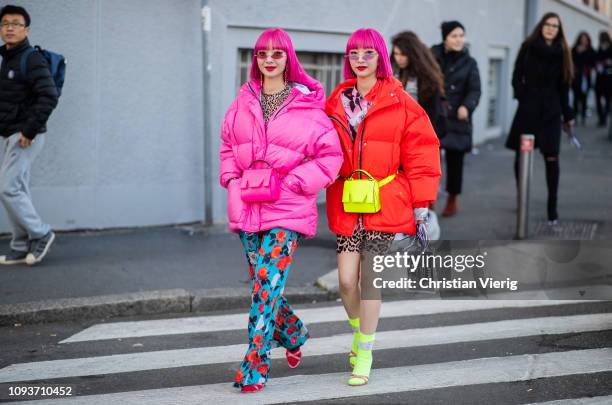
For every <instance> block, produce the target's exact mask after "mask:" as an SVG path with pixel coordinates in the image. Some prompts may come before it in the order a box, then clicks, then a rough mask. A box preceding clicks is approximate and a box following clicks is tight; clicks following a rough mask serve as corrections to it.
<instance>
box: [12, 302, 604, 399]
mask: <svg viewBox="0 0 612 405" xmlns="http://www.w3.org/2000/svg"><path fill="white" fill-rule="evenodd" d="M297 313H298V315H300V317H302V319H303V320H304V322H305V323H306V324H307V325H308V327H309V329H310V331H311V335H312V338H311V339H310V340H309V341H308V342H307V344H306V345H305V346H304V348H303V354H304V360H303V362H302V365H300V368H298V369H296V370H290V369H288V367H287V366H286V364H283V359H284V354H283V349H281V348H277V349H274V350H273V351H272V357H273V358H274V359H279V360H274V361H273V367H272V373H271V376H272V377H271V379H270V381H269V382H268V384H267V386H266V389H265V390H264V392H262V393H259V394H255V395H250V396H248V397H247V396H245V395H243V394H240V393H239V392H238V390H236V389H235V388H233V387H232V386H231V384H230V382H229V381H230V380H231V379H232V377H233V370H235V369H236V367H237V365H238V363H239V361H240V359H241V356H242V354H243V353H244V351H245V349H246V345H245V343H244V341H245V339H246V332H245V331H244V329H245V323H246V315H245V314H244V313H242V312H240V313H232V314H223V315H208V316H197V317H182V318H169V319H155V320H141V321H129V322H112V323H100V324H96V325H93V326H91V327H89V328H86V329H84V330H82V331H78V332H77V333H74V334H73V335H72V336H67V337H66V338H65V339H63V340H61V341H60V342H59V345H58V346H59V349H58V350H57V352H56V353H54V355H52V356H51V358H50V359H44V360H43V359H40V360H38V361H30V362H21V363H15V364H11V365H9V366H6V367H4V368H2V369H0V384H20V383H21V384H24V383H45V384H58V385H73V386H74V387H75V392H76V393H77V396H76V397H72V398H61V399H42V400H36V401H23V402H19V403H20V404H29V403H31V404H37V405H41V404H57V403H63V402H66V403H74V404H105V405H107V404H114V403H121V404H202V403H207V404H234V403H248V404H276V403H292V402H297V401H300V402H302V401H310V402H317V401H334V400H338V399H341V398H344V399H345V400H346V399H349V398H353V399H354V403H368V402H367V401H368V400H371V399H373V398H376V396H380V395H400V396H402V395H406V398H411V401H410V403H415V404H417V403H428V402H427V401H428V400H424V399H422V400H419V398H420V395H421V394H422V393H428V395H433V394H432V393H434V394H435V393H437V392H439V393H440V394H439V395H440V396H439V397H438V398H437V401H438V403H449V404H451V403H453V404H454V403H474V404H478V403H487V404H488V403H496V404H498V403H499V404H503V403H504V402H503V400H500V399H499V398H498V399H497V400H492V399H491V397H488V395H495V392H496V390H497V389H495V388H492V387H500V386H503V387H504V389H507V390H510V391H512V390H515V391H517V393H518V390H522V387H521V386H520V385H517V384H532V383H534V382H538V383H539V384H545V383H546V382H547V381H550V382H554V383H556V384H559V383H561V384H562V383H563V382H564V381H567V382H570V381H573V380H574V379H579V378H583V377H585V376H586V377H588V378H591V379H592V380H593V381H596V380H597V379H599V378H602V379H606V378H609V377H610V376H612V344H611V343H612V341H610V336H612V301H578V300H573V301H569V300H563V301H561V300H559V301H555V300H400V301H390V302H385V303H383V308H382V311H381V321H380V326H379V331H378V332H377V335H376V344H375V365H374V370H373V371H372V375H371V380H370V384H368V385H366V386H364V387H359V388H355V387H349V386H347V385H346V378H347V376H348V370H349V369H348V366H347V364H345V363H346V353H347V352H348V350H349V347H350V341H351V335H350V333H349V329H348V326H347V325H346V322H345V314H344V310H343V308H342V306H341V305H339V304H335V305H327V306H317V307H312V306H311V307H308V308H297ZM550 342H555V343H550ZM148 348H152V349H153V350H147V349H148ZM190 374H194V375H197V376H198V378H199V380H198V383H195V384H194V379H193V378H188V379H186V380H185V381H181V380H180V376H188V375H190ZM157 376H159V378H158V377H157ZM93 379H95V381H96V385H95V388H93V389H92V388H91V387H89V386H88V384H91V381H92V380H93ZM122 379H124V380H125V381H130V382H135V383H133V384H131V385H130V386H129V387H126V386H125V385H121V384H119V383H117V382H120V381H121V380H122ZM106 380H108V383H105V381H106ZM177 380H178V381H177ZM566 385H568V386H569V383H568V384H566ZM608 386H609V384H608ZM466 389H467V390H468V391H467V392H480V391H482V393H483V396H482V398H483V400H482V402H478V401H476V402H470V401H471V400H469V399H467V398H465V399H463V400H462V401H464V402H461V401H459V399H458V398H457V397H453V394H452V393H453V392H455V391H453V390H466ZM432 390H433V391H432ZM497 391H499V390H497ZM462 392H463V391H462ZM500 392H501V391H500ZM596 392H597V395H596V396H594V397H593V398H590V397H586V396H585V395H584V394H583V393H582V391H580V392H578V394H577V395H576V396H575V397H574V395H572V393H571V392H559V393H558V395H551V394H550V393H548V394H547V395H544V393H542V394H540V395H542V396H541V397H537V396H529V395H535V393H534V394H525V393H523V392H521V395H523V396H524V399H523V400H518V399H517V398H520V396H518V397H516V398H515V400H514V401H513V400H508V401H507V402H506V403H508V404H510V403H522V404H540V405H541V404H550V405H565V404H612V387H609V389H605V387H602V386H598V387H597V390H596ZM498 395H499V394H498ZM517 395H518V394H517ZM428 398H431V396H429V397H428ZM531 399H535V400H533V401H532V400H531ZM445 400H446V401H449V402H445ZM419 401H421V402H419ZM457 401H458V402H457ZM343 403H346V402H343ZM351 403H352V402H351Z"/></svg>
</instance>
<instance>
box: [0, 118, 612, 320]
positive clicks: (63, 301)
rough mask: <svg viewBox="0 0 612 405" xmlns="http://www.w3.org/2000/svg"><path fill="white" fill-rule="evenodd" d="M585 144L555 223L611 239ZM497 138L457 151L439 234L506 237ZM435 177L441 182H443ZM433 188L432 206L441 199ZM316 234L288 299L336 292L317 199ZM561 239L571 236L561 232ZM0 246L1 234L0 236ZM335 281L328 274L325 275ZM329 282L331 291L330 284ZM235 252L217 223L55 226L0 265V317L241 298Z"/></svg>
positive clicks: (156, 308) (507, 163)
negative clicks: (462, 158)
mask: <svg viewBox="0 0 612 405" xmlns="http://www.w3.org/2000/svg"><path fill="white" fill-rule="evenodd" d="M578 135H579V136H580V138H581V140H582V142H583V144H584V146H585V150H584V151H582V152H579V151H576V150H574V149H573V148H572V147H571V146H570V145H569V144H568V142H567V140H566V139H565V138H564V140H563V144H562V153H561V157H560V161H561V184H560V197H559V214H560V219H561V223H562V224H563V223H565V224H574V225H576V221H579V223H578V225H580V224H581V223H587V224H592V225H593V224H594V225H596V228H595V230H594V233H593V234H592V236H593V238H594V239H600V240H610V239H612V224H611V220H612V202H611V201H612V167H610V166H611V162H612V143H610V142H608V141H607V140H606V130H605V129H594V128H591V127H589V128H586V129H585V128H583V127H580V128H578ZM503 142H504V139H503V138H500V139H496V140H493V141H490V142H487V143H485V144H483V145H479V146H478V148H477V151H478V153H477V154H471V155H469V156H466V165H465V173H464V191H463V194H462V195H461V198H460V212H459V214H458V215H457V216H456V217H453V218H442V217H440V226H441V228H442V237H441V238H442V239H447V240H458V239H461V240H466V239H467V240H469V239H472V240H474V239H475V240H479V239H480V240H509V239H512V238H513V237H514V233H515V221H516V208H515V203H516V195H515V185H514V178H513V174H512V163H513V153H512V152H511V151H509V150H506V149H505V148H504V147H503ZM442 184H444V182H442ZM444 200H445V193H444V192H441V193H440V196H439V199H438V202H437V204H436V209H437V211H438V212H440V211H441V210H442V208H443V204H444ZM545 204H546V187H545V179H544V167H543V161H542V158H541V156H540V155H539V153H536V156H535V164H534V180H533V186H532V205H531V219H530V224H531V229H532V234H531V238H532V239H538V238H543V237H542V236H541V235H542V234H541V233H540V234H538V233H536V232H534V230H536V229H535V228H537V224H538V221H540V220H543V219H545V218H544V216H545ZM319 212H320V219H319V233H318V235H317V237H316V238H314V239H310V240H306V241H304V242H303V243H302V244H301V246H300V248H299V249H298V251H297V253H296V256H295V261H294V263H293V267H292V270H291V273H290V276H289V279H288V287H287V289H286V290H285V293H286V295H287V296H288V297H289V300H290V301H291V302H295V303H297V302H311V301H314V300H327V299H335V298H336V295H335V293H334V292H333V289H329V290H327V291H326V290H321V289H319V288H317V287H315V286H314V284H315V281H316V280H317V279H318V278H319V277H321V276H323V275H326V274H327V275H329V274H331V273H330V272H331V271H332V270H335V268H336V254H335V250H334V248H335V237H334V235H333V234H332V233H331V232H330V231H329V229H328V228H327V219H326V216H325V207H324V206H320V207H319ZM568 235H569V237H567V238H566V239H580V238H577V237H572V235H570V234H569V233H566V234H565V235H563V234H559V235H557V236H560V237H563V236H568ZM0 246H1V247H2V249H6V248H7V247H8V239H7V238H3V239H2V240H1V241H0ZM332 278H333V279H334V280H335V283H336V284H337V277H335V276H334V277H332ZM330 290H331V292H330ZM249 303H250V298H249V280H248V273H247V267H246V264H245V258H244V252H243V250H242V247H241V246H240V243H239V241H238V238H237V237H236V235H234V234H231V233H229V232H227V231H226V230H225V227H224V226H216V227H210V228H203V227H199V226H175V227H159V228H149V229H128V230H121V231H104V232H75V233H61V234H59V235H58V238H57V242H56V244H55V245H54V247H53V251H52V252H51V254H50V255H49V257H48V258H47V259H46V260H45V261H44V262H43V263H42V264H41V265H38V266H35V267H27V266H6V267H0V324H10V323H14V322H37V321H51V320H62V319H82V318H87V317H98V318H99V317H109V316H118V315H135V314H147V313H168V312H195V311H206V310H211V309H230V308H235V307H237V306H242V307H244V308H246V307H248V305H249Z"/></svg>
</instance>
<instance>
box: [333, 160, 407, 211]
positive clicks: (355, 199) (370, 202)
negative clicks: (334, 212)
mask: <svg viewBox="0 0 612 405" xmlns="http://www.w3.org/2000/svg"><path fill="white" fill-rule="evenodd" d="M358 172H361V173H364V174H365V175H366V176H368V178H367V179H353V175H354V174H355V173H358ZM394 178H395V174H392V175H391V176H388V177H385V178H384V179H382V180H381V181H376V179H375V178H374V177H372V175H371V174H370V173H368V172H366V171H365V170H361V169H360V170H355V171H354V172H353V173H351V175H350V176H349V177H348V178H347V179H346V180H344V188H343V189H342V204H343V205H344V212H357V213H363V214H373V213H375V212H378V211H380V208H381V204H380V188H381V187H382V186H384V185H385V184H387V183H389V182H390V181H391V180H393V179H394Z"/></svg>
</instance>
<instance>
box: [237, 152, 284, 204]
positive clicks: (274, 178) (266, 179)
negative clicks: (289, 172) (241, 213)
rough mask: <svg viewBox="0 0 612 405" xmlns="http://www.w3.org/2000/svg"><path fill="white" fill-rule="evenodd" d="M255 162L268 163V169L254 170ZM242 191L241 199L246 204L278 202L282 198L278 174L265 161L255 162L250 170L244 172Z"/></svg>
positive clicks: (241, 184) (241, 182) (241, 181)
mask: <svg viewBox="0 0 612 405" xmlns="http://www.w3.org/2000/svg"><path fill="white" fill-rule="evenodd" d="M255 162H263V163H266V164H267V165H268V167H267V168H263V169H253V168H252V167H253V164H254V163H255ZM240 190H241V191H240V197H241V198H242V201H245V202H272V201H276V200H278V197H279V196H280V178H279V176H278V172H277V171H276V170H275V169H274V168H273V167H272V166H271V165H270V163H268V162H266V161H265V160H254V161H253V162H252V163H251V165H250V166H249V168H248V169H246V170H244V171H243V172H242V179H241V180H240Z"/></svg>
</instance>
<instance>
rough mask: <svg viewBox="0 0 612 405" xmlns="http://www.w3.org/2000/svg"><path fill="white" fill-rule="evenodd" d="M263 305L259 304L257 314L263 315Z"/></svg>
mask: <svg viewBox="0 0 612 405" xmlns="http://www.w3.org/2000/svg"><path fill="white" fill-rule="evenodd" d="M263 310H264V304H259V313H260V314H263Z"/></svg>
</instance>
